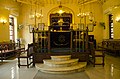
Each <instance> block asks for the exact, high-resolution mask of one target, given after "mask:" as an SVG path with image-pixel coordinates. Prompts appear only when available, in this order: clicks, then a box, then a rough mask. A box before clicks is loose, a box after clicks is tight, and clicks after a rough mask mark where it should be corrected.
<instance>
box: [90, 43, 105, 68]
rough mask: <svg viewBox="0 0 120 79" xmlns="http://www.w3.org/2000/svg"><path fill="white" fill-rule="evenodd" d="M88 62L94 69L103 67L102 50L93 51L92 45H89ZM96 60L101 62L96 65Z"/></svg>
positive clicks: (103, 55) (103, 56)
mask: <svg viewBox="0 0 120 79" xmlns="http://www.w3.org/2000/svg"><path fill="white" fill-rule="evenodd" d="M89 57H90V59H89V60H90V62H91V63H92V64H93V66H94V67H95V65H102V66H103V67H104V65H105V63H104V58H105V54H104V49H102V48H100V49H95V48H94V45H93V43H90V55H89ZM97 58H101V62H99V63H97V62H96V59H97Z"/></svg>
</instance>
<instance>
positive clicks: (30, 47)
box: [17, 44, 34, 68]
mask: <svg viewBox="0 0 120 79" xmlns="http://www.w3.org/2000/svg"><path fill="white" fill-rule="evenodd" d="M21 52H23V50H22V51H21V50H20V51H18V55H17V58H18V67H19V68H20V66H27V68H29V66H30V65H31V64H33V53H34V51H33V44H28V49H27V50H25V52H26V53H27V54H26V55H21ZM23 58H24V59H26V60H27V63H26V64H21V59H23Z"/></svg>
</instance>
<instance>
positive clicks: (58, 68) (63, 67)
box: [36, 55, 87, 74]
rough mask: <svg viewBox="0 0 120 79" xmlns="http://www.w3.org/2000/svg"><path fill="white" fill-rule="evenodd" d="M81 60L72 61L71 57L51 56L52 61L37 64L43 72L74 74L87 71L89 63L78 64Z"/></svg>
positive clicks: (47, 60)
mask: <svg viewBox="0 0 120 79" xmlns="http://www.w3.org/2000/svg"><path fill="white" fill-rule="evenodd" d="M78 60H79V59H71V55H62V56H51V59H46V60H43V64H36V66H37V68H38V69H39V70H40V71H41V72H45V73H53V74H65V73H73V72H79V71H83V70H85V67H86V65H87V62H78Z"/></svg>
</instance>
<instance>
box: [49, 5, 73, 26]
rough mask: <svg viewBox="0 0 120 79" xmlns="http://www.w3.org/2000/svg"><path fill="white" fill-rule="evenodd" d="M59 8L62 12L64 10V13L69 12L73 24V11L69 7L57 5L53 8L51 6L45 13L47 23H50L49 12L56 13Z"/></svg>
mask: <svg viewBox="0 0 120 79" xmlns="http://www.w3.org/2000/svg"><path fill="white" fill-rule="evenodd" d="M60 9H62V10H63V11H64V12H66V13H71V14H72V24H74V17H75V15H74V12H73V10H72V9H70V8H68V7H65V6H61V5H60V6H58V7H55V8H52V9H51V10H50V11H49V12H48V14H47V17H48V25H50V19H49V18H50V14H52V13H58V11H59V10H60Z"/></svg>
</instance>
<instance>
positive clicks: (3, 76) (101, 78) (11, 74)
mask: <svg viewBox="0 0 120 79" xmlns="http://www.w3.org/2000/svg"><path fill="white" fill-rule="evenodd" d="M23 62H24V60H23ZM37 71H38V69H37V68H35V67H33V68H32V67H31V68H27V67H21V68H18V66H17V59H14V60H5V61H4V63H3V64H0V79H33V77H34V76H35V74H36V73H37ZM85 72H86V73H87V74H88V76H89V77H90V79H120V57H112V56H110V55H106V57H105V67H102V66H96V67H93V66H92V65H91V64H90V65H88V66H87V68H86V70H85Z"/></svg>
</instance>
